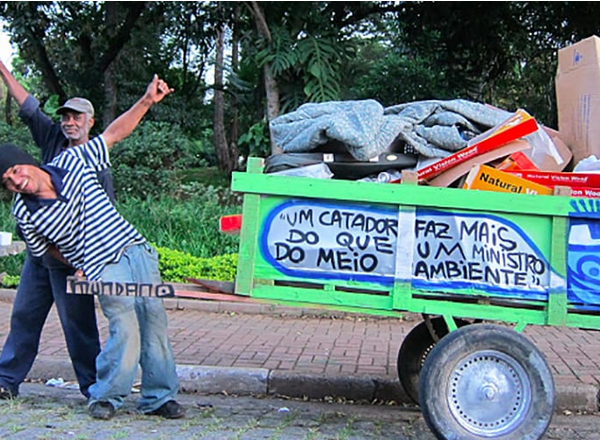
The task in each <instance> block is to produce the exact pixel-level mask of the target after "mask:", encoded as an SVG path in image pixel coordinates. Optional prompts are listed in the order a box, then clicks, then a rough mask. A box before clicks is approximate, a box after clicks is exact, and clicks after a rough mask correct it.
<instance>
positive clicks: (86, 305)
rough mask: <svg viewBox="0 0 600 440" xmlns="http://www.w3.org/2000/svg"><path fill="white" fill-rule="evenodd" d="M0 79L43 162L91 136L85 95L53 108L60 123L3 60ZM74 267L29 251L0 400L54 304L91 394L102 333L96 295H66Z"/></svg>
mask: <svg viewBox="0 0 600 440" xmlns="http://www.w3.org/2000/svg"><path fill="white" fill-rule="evenodd" d="M0 78H1V79H2V81H3V82H4V84H5V85H6V88H7V89H8V93H9V95H10V97H12V98H13V99H14V100H15V101H16V102H17V104H18V105H19V118H20V119H21V120H22V121H23V123H25V125H27V127H28V128H29V131H30V132H31V137H32V138H33V140H34V142H35V144H36V146H37V147H38V148H39V153H40V157H41V160H42V163H48V162H50V161H51V160H52V159H53V158H54V157H56V156H58V155H59V154H60V153H61V152H62V151H63V150H65V149H67V148H69V147H73V146H75V145H79V144H83V143H85V142H87V141H88V140H89V134H90V130H91V129H92V127H93V126H94V106H93V105H92V103H91V102H89V101H88V100H87V99H83V98H71V99H69V100H68V101H67V102H65V104H64V105H63V106H62V107H60V108H59V109H58V110H57V111H56V113H57V114H59V115H60V122H59V123H55V122H54V121H53V120H52V119H51V118H49V117H48V116H47V115H46V114H45V113H44V112H43V111H42V110H41V109H40V103H39V101H38V100H37V99H36V98H35V97H34V96H33V95H31V94H30V93H28V92H27V91H26V90H25V88H24V87H23V86H22V85H21V83H19V82H18V81H17V79H16V78H15V77H14V76H13V75H12V73H11V72H10V71H9V70H8V68H7V67H6V66H5V65H4V63H2V62H1V61H0ZM98 179H99V180H100V183H101V184H102V187H103V188H104V190H105V191H106V192H107V194H109V197H110V198H111V200H114V191H113V184H112V178H111V175H110V169H106V170H104V171H103V172H102V173H101V174H100V175H99V176H98ZM73 272H74V269H73V268H72V267H71V266H70V265H65V264H63V263H62V262H60V261H58V260H56V259H55V258H52V257H50V256H49V255H44V256H43V257H41V258H36V257H33V256H32V255H31V252H29V251H27V253H26V255H25V261H24V263H23V268H22V270H21V281H20V283H19V286H18V288H17V293H16V295H15V299H14V303H13V308H12V311H11V314H10V331H9V333H8V335H7V336H6V340H5V341H4V345H3V346H2V352H1V353H0V399H11V398H13V397H15V396H17V395H18V394H19V387H20V385H21V383H22V382H23V380H24V379H25V377H26V376H27V374H28V373H29V371H30V369H31V366H32V365H33V362H34V360H35V357H36V356H37V354H38V349H39V345H40V336H41V334H42V329H43V328H44V323H45V322H46V320H47V318H48V314H49V313H50V310H51V308H52V305H53V304H54V305H55V306H56V312H57V314H58V317H59V319H60V324H61V327H62V330H63V334H64V337H65V343H66V346H67V350H68V352H69V357H70V358H71V363H72V364H73V371H74V372H75V375H76V377H77V381H78V382H79V390H80V391H81V393H82V394H83V395H84V396H85V397H89V392H88V389H89V387H90V386H91V385H92V384H93V383H94V382H95V381H96V363H95V359H96V356H98V353H100V335H99V334H98V326H97V324H96V307H95V304H94V297H93V296H86V295H78V296H77V297H72V296H71V297H70V296H69V295H67V293H66V285H67V277H68V276H70V275H73Z"/></svg>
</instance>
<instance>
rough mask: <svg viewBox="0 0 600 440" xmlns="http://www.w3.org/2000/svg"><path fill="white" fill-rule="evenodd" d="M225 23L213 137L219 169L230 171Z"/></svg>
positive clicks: (221, 32) (217, 69) (219, 51)
mask: <svg viewBox="0 0 600 440" xmlns="http://www.w3.org/2000/svg"><path fill="white" fill-rule="evenodd" d="M224 40H225V32H224V25H222V24H221V25H219V26H218V28H217V39H216V42H217V47H216V61H215V84H214V89H213V90H214V101H213V102H214V116H213V133H214V134H213V139H214V143H215V152H216V154H217V165H218V167H219V170H221V171H224V172H226V173H230V172H231V171H232V170H233V165H232V163H231V162H232V161H231V157H230V155H229V147H228V145H227V139H226V135H225V102H224V97H223V60H224V58H225V57H224V52H225V48H224V46H225V44H224Z"/></svg>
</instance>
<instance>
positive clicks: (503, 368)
mask: <svg viewBox="0 0 600 440" xmlns="http://www.w3.org/2000/svg"><path fill="white" fill-rule="evenodd" d="M448 386H449V389H448V393H447V394H446V395H447V399H448V402H447V403H448V406H449V408H450V411H451V412H452V414H453V416H454V417H455V419H456V420H457V422H458V423H459V424H460V425H461V426H462V427H463V428H464V429H466V430H467V431H469V432H471V433H473V434H477V435H480V436H483V437H495V436H499V435H504V434H507V433H509V432H511V431H512V430H514V429H515V428H516V427H518V426H519V424H520V423H521V421H522V420H523V418H524V416H525V414H526V413H527V410H528V408H529V407H530V405H531V385H530V383H529V379H528V377H527V374H526V372H525V370H524V369H523V367H521V365H519V363H518V362H517V361H516V360H515V359H513V358H512V357H510V356H507V355H505V354H504V353H502V352H499V351H495V350H487V351H479V352H475V353H473V354H471V355H469V356H467V357H465V358H463V359H462V360H461V362H459V363H458V364H457V366H456V368H455V370H454V372H453V373H452V376H451V377H450V381H449V384H448Z"/></svg>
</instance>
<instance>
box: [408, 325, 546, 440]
mask: <svg viewBox="0 0 600 440" xmlns="http://www.w3.org/2000/svg"><path fill="white" fill-rule="evenodd" d="M419 393H420V402H421V410H422V411H423V416H424V418H425V421H426V422H427V425H428V426H429V428H430V429H431V430H432V431H433V433H434V434H435V436H436V437H437V438H438V439H440V440H449V439H458V438H460V439H461V440H472V439H502V440H517V439H518V440H537V439H539V438H541V437H542V436H543V435H544V433H545V432H546V430H547V429H548V426H549V425H550V421H551V420H552V414H553V412H554V382H553V379H552V374H551V372H550V369H549V368H548V364H547V363H546V360H545V358H544V356H543V355H542V353H541V352H540V351H539V350H538V349H537V348H536V347H535V345H533V343H531V342H530V341H529V340H528V339H527V338H526V337H525V336H523V335H521V334H519V333H517V332H515V331H513V330H511V329H508V328H505V327H501V326H499V325H494V324H480V325H470V326H466V327H463V328H460V329H458V330H456V331H454V332H452V333H450V334H449V335H448V336H446V337H445V338H443V339H442V340H441V341H440V342H439V343H438V344H436V346H435V347H434V348H433V349H432V350H431V353H429V356H427V359H426V360H425V363H424V364H423V369H422V371H421V378H420V382H419Z"/></svg>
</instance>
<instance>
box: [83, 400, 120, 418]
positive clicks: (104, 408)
mask: <svg viewBox="0 0 600 440" xmlns="http://www.w3.org/2000/svg"><path fill="white" fill-rule="evenodd" d="M89 411H90V415H91V416H92V417H93V418H95V419H102V420H110V419H112V418H113V417H114V416H115V407H114V406H112V404H111V403H110V402H94V403H92V404H91V405H90V408H89Z"/></svg>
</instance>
